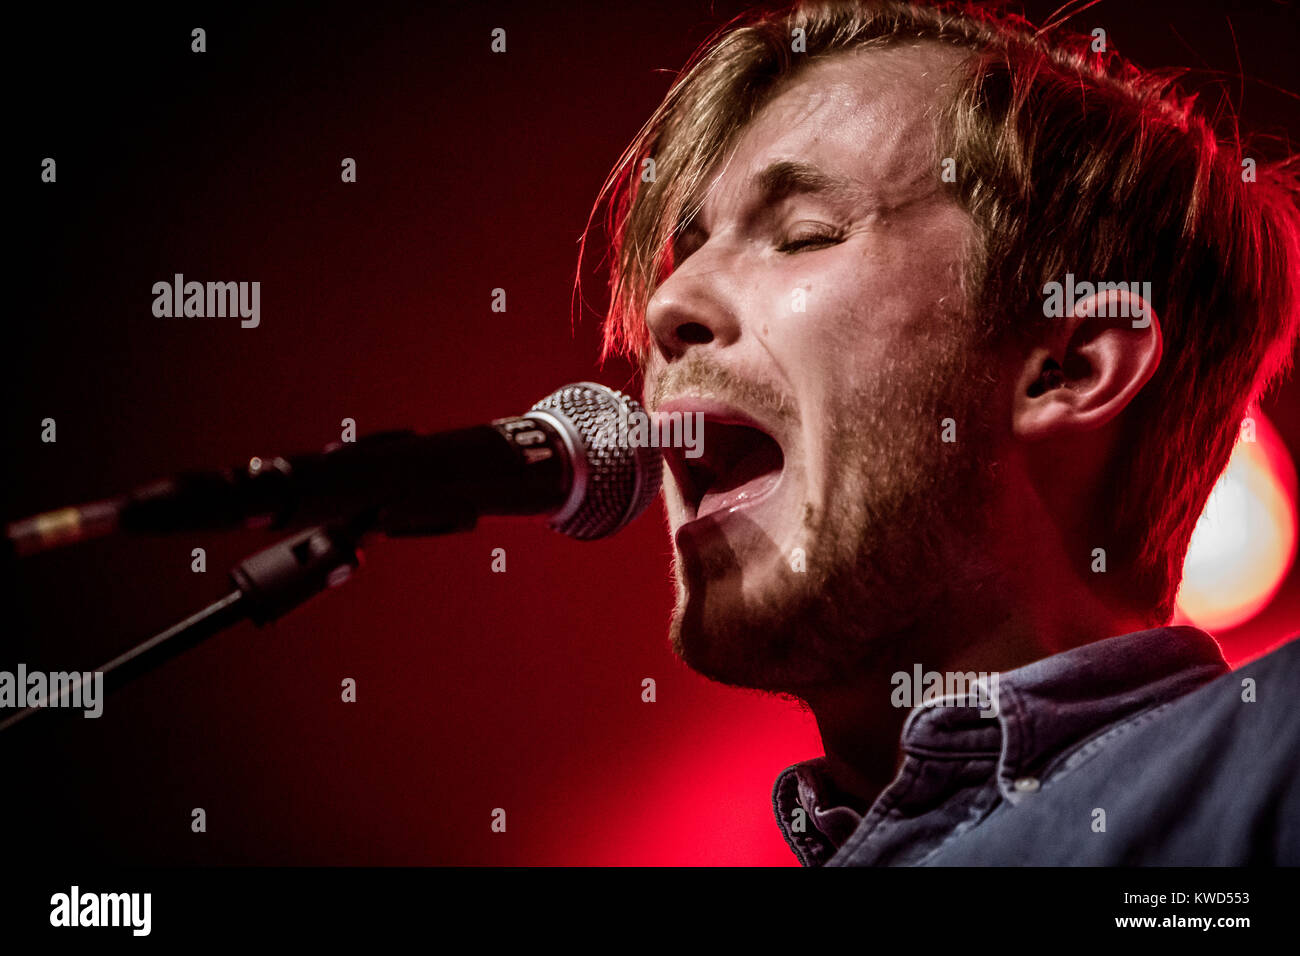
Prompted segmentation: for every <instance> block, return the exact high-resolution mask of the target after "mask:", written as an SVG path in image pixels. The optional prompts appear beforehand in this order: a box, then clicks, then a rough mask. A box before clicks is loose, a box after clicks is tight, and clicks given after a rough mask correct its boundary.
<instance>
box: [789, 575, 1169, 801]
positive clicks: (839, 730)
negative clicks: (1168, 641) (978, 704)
mask: <svg viewBox="0 0 1300 956" xmlns="http://www.w3.org/2000/svg"><path fill="white" fill-rule="evenodd" d="M1078 597H1080V599H1079V600H1077V601H1073V602H1070V603H1069V604H1068V605H1066V604H1057V603H1056V602H1053V606H1052V607H1050V608H1048V607H1043V606H1041V605H1039V606H1035V605H1033V604H1024V605H1021V606H1020V607H1019V608H1017V609H1016V611H1015V612H1014V614H1013V613H1012V612H1011V611H1009V610H1007V609H1006V608H1005V607H1002V608H998V607H993V606H989V605H988V604H986V605H985V606H983V607H981V606H979V602H977V601H975V600H966V601H962V602H960V604H961V607H962V613H961V614H960V619H957V618H955V617H952V616H950V615H942V616H933V617H930V618H928V619H927V621H926V623H925V624H924V625H921V626H916V627H912V628H908V632H907V633H905V634H893V635H890V636H889V638H887V639H884V640H881V641H880V642H878V646H879V647H880V648H881V651H882V653H881V655H880V656H879V658H877V660H876V662H875V663H873V665H872V666H871V668H870V669H869V670H868V671H866V672H862V673H859V674H858V675H856V676H855V677H854V679H853V680H852V681H849V682H845V683H842V684H838V685H836V686H835V687H823V688H818V689H817V691H816V692H813V693H807V694H803V695H801V696H802V697H803V698H804V700H805V701H806V702H807V703H808V705H809V707H810V708H811V710H812V712H813V714H814V715H815V716H816V718H817V725H818V729H819V730H820V732H821V736H822V744H823V747H824V748H825V751H826V760H827V768H828V770H829V771H830V774H831V776H832V778H833V779H834V780H835V783H836V784H837V785H838V786H839V788H840V789H841V790H843V791H845V792H846V793H847V794H850V795H852V796H854V797H856V798H857V800H858V802H859V803H860V804H861V806H862V808H864V809H865V808H866V807H869V806H870V805H871V804H872V803H874V802H875V799H876V797H877V796H878V795H879V794H880V792H881V791H882V790H883V789H884V788H885V787H886V786H888V785H889V783H890V782H891V781H892V780H893V779H894V777H895V776H896V775H897V773H898V770H899V768H900V766H901V765H902V759H903V755H902V752H901V750H900V747H899V738H900V735H901V733H902V729H903V724H904V722H905V721H906V720H907V716H908V714H909V713H910V712H911V706H909V705H905V706H895V702H896V701H897V699H898V695H897V694H895V690H896V689H897V687H898V685H899V682H897V681H895V679H894V675H896V674H898V673H900V672H902V673H905V674H907V675H908V676H909V678H910V676H911V675H912V674H913V672H914V668H915V667H916V666H917V665H920V667H921V669H922V670H923V671H925V672H933V671H937V672H939V673H941V674H946V673H952V672H960V673H963V674H964V673H968V672H970V671H974V672H976V673H995V672H996V673H1004V672H1007V671H1012V670H1015V669H1016V668H1018V667H1023V666H1024V665H1026V664H1029V663H1032V662H1033V661H1036V660H1040V659H1042V658H1044V657H1050V656H1052V655H1053V654H1057V653H1060V652H1062V651H1065V650H1068V649H1070V648H1072V647H1078V646H1081V645H1083V644H1090V643H1092V642H1094V641H1099V640H1103V639H1105V638H1108V637H1115V636H1117V635H1119V634H1126V633H1129V632H1132V631H1136V630H1141V629H1142V628H1143V627H1145V626H1146V625H1144V624H1143V623H1142V622H1141V621H1139V620H1138V619H1136V618H1135V617H1132V616H1129V615H1125V614H1120V613H1115V612H1114V611H1113V610H1109V609H1106V608H1103V607H1102V606H1101V605H1100V604H1098V603H1097V602H1096V601H1095V600H1094V599H1092V598H1091V596H1078ZM1067 609H1068V610H1067ZM1036 611H1037V612H1038V613H1035V612H1036Z"/></svg>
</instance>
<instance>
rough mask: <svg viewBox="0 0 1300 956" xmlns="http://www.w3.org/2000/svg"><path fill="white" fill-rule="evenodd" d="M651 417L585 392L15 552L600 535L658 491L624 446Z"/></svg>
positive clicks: (173, 489) (194, 483) (72, 511)
mask: <svg viewBox="0 0 1300 956" xmlns="http://www.w3.org/2000/svg"><path fill="white" fill-rule="evenodd" d="M644 414H645V413H644V411H643V410H642V409H641V406H640V404H638V403H637V402H636V401H635V400H634V399H632V398H630V397H628V396H627V395H624V394H623V393H622V392H617V391H614V390H613V389H610V388H607V387H605V386H604V385H598V384H596V383H594V382H579V383H577V384H573V385H565V386H564V387H563V388H559V389H557V390H556V391H554V392H552V393H551V394H550V395H548V396H547V397H546V398H543V399H542V400H541V401H539V402H537V403H536V404H535V405H534V406H533V407H532V408H531V409H529V411H528V412H527V413H525V414H524V415H521V416H519V417H515V418H501V419H497V420H496V421H493V422H492V423H490V424H488V425H478V426H474V427H471V428H462V429H458V430H455V431H448V432H439V433H435V434H431V435H420V434H417V433H415V432H412V431H390V432H380V433H377V434H373V435H368V436H364V437H362V438H360V439H359V440H357V441H355V442H347V443H335V444H333V445H330V446H329V447H327V448H326V449H325V450H324V451H323V452H319V453H315V454H306V455H297V456H294V457H290V458H271V459H267V458H252V459H250V460H249V462H248V464H247V465H246V466H243V467H239V468H228V469H223V470H221V471H211V472H189V473H185V474H182V475H179V476H177V477H174V478H168V479H164V480H162V481H158V482H154V483H152V484H149V485H145V486H142V487H140V488H137V489H136V490H134V491H132V492H130V493H128V494H126V495H121V496H119V497H116V498H112V499H108V500H105V501H97V502H92V503H90V504H86V505H80V506H77V507H73V508H63V509H60V510H57V511H50V512H46V513H44V514H39V515H35V516H34V517H31V518H26V519H23V520H21V521H16V522H13V523H11V524H10V525H9V527H8V536H9V543H10V546H11V547H12V548H13V550H14V551H15V552H16V553H17V554H20V555H25V554H33V553H36V552H39V551H45V550H48V549H50V548H55V547H59V546H61V545H65V544H70V543H72V542H75V541H82V540H85V539H87V538H93V537H99V536H101V535H104V534H109V533H111V532H114V531H121V532H125V533H127V534H165V533H173V532H184V531H211V530H219V529H226V528H237V527H250V526H251V527H270V528H295V527H309V526H312V525H317V524H321V523H324V522H329V521H338V520H355V519H357V518H358V517H361V516H364V517H365V519H366V521H367V522H369V523H370V524H371V526H372V527H374V528H375V529H376V530H379V531H382V532H384V533H385V534H388V535H390V536H406V535H421V534H446V533H450V532H453V531H465V530H469V529H470V528H472V527H474V525H475V523H476V522H477V520H478V518H479V517H480V516H482V515H546V516H548V517H549V523H550V525H551V527H553V528H555V529H556V530H557V531H560V532H561V533H563V534H566V535H569V536H570V537H574V538H578V539H580V540H583V541H588V540H592V539H595V538H603V537H606V536H608V535H611V534H613V533H614V532H616V531H619V530H620V529H622V528H623V527H625V526H626V525H627V524H628V523H629V522H630V521H632V519H634V518H636V517H637V516H638V515H640V514H641V513H642V512H643V511H644V510H645V509H646V507H647V506H648V505H649V504H650V502H651V500H653V498H654V497H655V495H657V494H658V492H659V486H660V482H661V480H662V476H663V460H662V458H661V457H660V454H659V450H658V449H657V448H654V447H648V446H641V447H631V446H630V443H629V442H628V440H627V423H628V421H629V420H632V419H633V417H634V416H642V415H644Z"/></svg>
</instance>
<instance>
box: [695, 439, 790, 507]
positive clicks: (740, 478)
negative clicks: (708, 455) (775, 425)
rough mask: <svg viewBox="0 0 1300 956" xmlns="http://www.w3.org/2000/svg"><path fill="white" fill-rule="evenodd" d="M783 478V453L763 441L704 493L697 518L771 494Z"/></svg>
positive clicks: (770, 443) (775, 446) (772, 443)
mask: <svg viewBox="0 0 1300 956" xmlns="http://www.w3.org/2000/svg"><path fill="white" fill-rule="evenodd" d="M780 478H781V450H780V448H778V447H777V445H776V443H775V442H763V443H762V444H761V445H759V447H757V448H755V449H754V450H753V451H751V452H750V453H749V454H747V455H746V456H745V457H744V458H742V459H741V460H740V461H738V462H736V465H735V467H733V468H731V469H729V470H728V472H727V474H725V475H724V476H723V477H721V478H719V479H718V480H717V481H716V482H715V483H714V484H713V486H712V487H710V488H709V490H708V491H706V492H705V493H704V497H703V498H701V499H700V506H699V508H697V509H696V517H697V518H703V517H704V516H705V515H706V514H711V513H712V512H714V511H724V510H726V509H728V508H734V507H736V506H737V505H740V504H744V503H745V502H746V501H752V500H753V499H755V498H758V497H760V496H762V495H764V494H766V493H767V492H769V491H771V490H772V488H773V487H774V486H775V485H776V483H777V482H778V481H779V480H780Z"/></svg>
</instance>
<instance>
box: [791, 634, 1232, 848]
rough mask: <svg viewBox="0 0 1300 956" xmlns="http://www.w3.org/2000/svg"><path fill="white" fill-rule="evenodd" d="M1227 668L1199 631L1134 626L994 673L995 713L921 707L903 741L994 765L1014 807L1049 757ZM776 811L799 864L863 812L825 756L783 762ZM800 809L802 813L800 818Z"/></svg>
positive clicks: (942, 704) (918, 751) (933, 798)
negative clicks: (830, 772)
mask: <svg viewBox="0 0 1300 956" xmlns="http://www.w3.org/2000/svg"><path fill="white" fill-rule="evenodd" d="M1227 671H1228V665H1227V663H1226V662H1225V661H1224V659H1223V654H1222V652H1221V651H1220V650H1219V645H1218V644H1217V643H1216V642H1215V640H1214V638H1212V637H1211V636H1210V635H1209V634H1207V633H1205V632H1204V631H1202V630H1200V629H1198V628H1195V627H1159V628H1153V629H1150V630H1145V631H1136V632H1134V633H1131V634H1124V635H1121V636H1119V637H1112V638H1108V639H1106V640H1102V641H1096V642H1094V643H1092V644H1085V645H1083V646H1081V647H1076V648H1072V649H1071V650H1068V651H1063V652H1061V653H1059V654H1054V655H1052V656H1051V657H1046V658H1043V659H1042V660H1038V661H1034V662H1033V663H1031V664H1026V665H1025V666H1023V667H1020V668H1017V669H1016V670H1013V671H1008V672H1006V673H1004V674H1000V675H997V679H996V681H995V682H994V681H990V682H989V684H988V685H986V686H992V685H993V684H994V683H996V691H997V700H998V706H997V708H996V715H991V714H990V713H989V708H988V706H987V703H985V704H984V705H983V707H981V706H979V705H977V704H975V703H974V702H973V701H972V702H971V703H969V704H967V703H966V702H964V701H960V700H958V699H957V698H954V697H938V698H936V699H934V700H931V701H927V702H925V703H922V704H921V705H920V706H918V707H916V708H914V709H913V710H912V712H911V713H910V714H909V715H908V718H907V721H906V722H905V723H904V725H903V732H902V736H901V740H900V747H901V748H902V750H903V752H904V754H905V755H907V756H908V757H911V758H914V759H917V760H933V759H938V760H951V759H952V758H953V757H954V756H967V757H970V758H978V757H987V758H989V760H990V761H996V763H995V767H996V770H995V775H996V785H997V789H998V791H999V793H1000V795H1001V796H1002V797H1003V798H1004V799H1006V800H1007V801H1009V802H1011V803H1012V804H1015V803H1018V802H1019V801H1020V800H1021V799H1023V797H1024V794H1023V793H1022V792H1021V790H1022V788H1026V787H1028V788H1032V787H1033V786H1035V785H1036V783H1037V777H1038V776H1040V775H1041V774H1042V773H1043V772H1044V771H1045V770H1046V769H1047V768H1048V767H1049V765H1050V764H1051V763H1052V761H1053V759H1054V758H1056V757H1058V756H1059V755H1061V754H1062V753H1063V752H1065V751H1067V750H1069V749H1071V748H1072V747H1073V746H1074V745H1076V744H1079V743H1082V742H1083V741H1084V740H1085V739H1087V738H1088V737H1090V736H1092V735H1093V734H1095V733H1096V732H1098V731H1099V730H1101V729H1103V728H1104V727H1106V726H1108V725H1110V724H1113V723H1115V722H1116V721H1118V720H1122V719H1123V718H1125V717H1127V716H1129V715H1132V714H1135V713H1137V712H1139V711H1142V710H1145V709H1147V708H1150V707H1153V706H1156V705H1159V704H1162V703H1164V702H1166V701H1169V700H1173V699H1175V698H1177V697H1180V696H1182V695H1183V694H1185V693H1187V692H1188V691H1191V690H1193V689H1195V688H1196V687H1199V686H1200V685H1202V684H1204V683H1206V682H1207V681H1210V680H1213V679H1214V678H1215V677H1218V676H1219V675H1221V674H1224V673H1226V672H1227ZM900 776H901V774H900ZM912 779H913V781H914V780H915V778H914V777H913V778H912ZM901 782H902V781H900V780H895V782H894V783H893V784H891V785H890V786H889V787H888V788H886V790H885V791H884V792H883V793H882V794H881V796H880V797H879V798H878V799H877V804H879V803H880V802H881V801H882V800H886V801H894V800H898V799H899V798H900V794H898V793H895V792H893V791H895V789H896V786H897V785H900V784H901ZM915 789H916V788H915V786H913V787H912V790H911V791H909V792H908V793H907V795H906V798H907V802H908V803H909V804H911V805H914V806H916V805H919V804H921V803H925V802H942V800H943V799H945V798H946V797H947V796H948V795H947V794H943V793H939V792H936V793H917V792H915ZM918 802H919V803H918ZM773 808H774V810H775V811H776V816H777V822H778V823H779V824H780V826H781V830H782V832H783V833H784V834H785V837H786V842H787V843H789V844H790V846H791V848H792V849H793V850H794V852H795V855H796V856H798V857H799V859H800V862H802V863H805V864H806V865H807V864H817V863H823V862H825V860H826V859H827V858H829V856H830V855H833V853H834V850H835V849H836V848H838V847H839V846H841V845H842V844H843V843H844V841H845V840H847V839H848V837H849V836H850V835H852V833H853V831H854V829H856V826H857V824H858V823H860V822H861V820H862V818H863V816H864V814H863V813H862V812H860V808H856V807H854V806H853V805H852V803H851V801H849V800H847V799H846V798H845V796H844V795H843V794H842V793H840V792H839V791H838V790H837V788H835V786H834V783H833V781H831V780H830V779H829V775H828V773H827V771H826V764H825V760H824V758H816V759H814V760H806V761H803V762H801V763H797V764H795V765H793V766H791V767H788V768H786V770H785V771H784V772H783V773H782V774H781V776H780V777H779V778H778V779H777V782H776V786H775V787H774V789H773ZM797 808H802V810H803V811H804V813H803V815H802V818H800V816H799V815H797V814H796V813H795V811H796V809H797ZM809 824H811V826H810V825H809Z"/></svg>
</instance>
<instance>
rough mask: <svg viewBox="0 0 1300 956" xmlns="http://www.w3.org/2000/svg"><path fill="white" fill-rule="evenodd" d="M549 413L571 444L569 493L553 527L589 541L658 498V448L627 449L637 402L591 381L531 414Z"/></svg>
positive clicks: (563, 392)
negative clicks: (628, 426)
mask: <svg viewBox="0 0 1300 956" xmlns="http://www.w3.org/2000/svg"><path fill="white" fill-rule="evenodd" d="M531 410H532V411H543V412H549V413H550V415H551V416H552V417H553V418H555V419H557V420H558V421H559V423H560V424H561V425H562V426H563V427H564V429H565V431H566V432H567V436H566V437H567V438H568V439H569V440H570V441H571V442H572V444H573V449H572V450H573V489H572V491H571V493H570V499H569V503H568V504H567V505H566V506H565V507H564V509H563V510H562V511H561V512H560V513H559V514H558V515H557V516H556V517H555V518H553V519H552V520H551V527H553V528H555V530H557V531H560V532H563V533H564V534H567V535H569V536H570V537H573V538H579V539H581V540H583V541H589V540H591V539H593V538H603V537H605V536H607V535H611V534H613V533H614V532H615V531H618V530H619V529H621V528H623V527H624V526H625V525H627V523H628V522H630V521H631V520H632V519H633V518H635V517H637V516H638V515H639V514H641V512H643V511H645V509H646V507H647V506H648V505H649V504H650V502H651V501H653V500H654V497H655V495H657V494H658V493H659V485H660V482H661V481H662V480H663V459H662V458H661V457H660V454H659V449H657V448H651V447H645V446H642V447H639V448H631V447H629V444H630V443H629V442H628V440H627V435H626V431H625V427H626V425H627V423H628V422H629V421H631V420H632V416H633V414H636V415H641V414H644V412H643V411H642V409H641V405H640V403H639V402H637V401H636V400H635V399H633V398H630V397H629V396H627V395H624V394H623V393H622V392H616V391H615V390H614V389H612V388H607V387H606V386H604V385H599V384H597V383H595V382H578V383H576V384H574V385H565V386H564V387H563V388H559V389H556V390H555V391H554V392H552V393H551V394H550V395H548V396H546V397H545V398H544V399H542V400H541V401H540V402H538V403H537V404H536V405H534V406H533V407H532V409H531Z"/></svg>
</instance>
